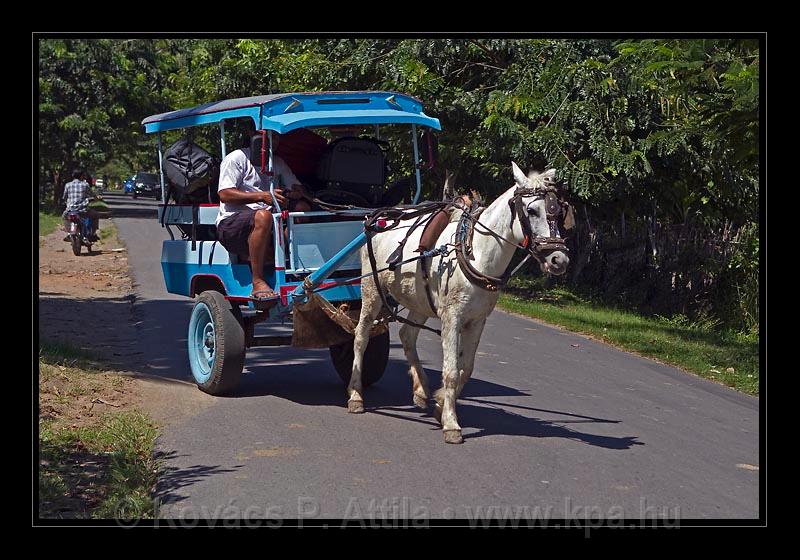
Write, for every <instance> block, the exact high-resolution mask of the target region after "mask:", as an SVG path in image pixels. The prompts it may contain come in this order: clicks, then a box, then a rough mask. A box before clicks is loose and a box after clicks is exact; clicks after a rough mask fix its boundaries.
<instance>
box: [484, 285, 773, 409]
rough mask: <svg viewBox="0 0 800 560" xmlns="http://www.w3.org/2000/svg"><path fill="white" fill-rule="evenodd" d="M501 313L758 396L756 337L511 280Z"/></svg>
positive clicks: (500, 304) (561, 290) (563, 290)
mask: <svg viewBox="0 0 800 560" xmlns="http://www.w3.org/2000/svg"><path fill="white" fill-rule="evenodd" d="M509 287H510V293H508V294H503V295H502V296H501V297H500V301H499V302H498V305H499V307H500V308H502V309H505V310H507V311H511V312H513V313H518V314H520V315H525V316H528V317H533V318H536V319H540V320H542V321H545V322H547V323H552V324H555V325H560V326H562V327H565V328H566V329H568V330H571V331H575V332H580V333H584V334H588V335H591V336H593V337H595V338H598V339H600V340H602V341H604V342H607V343H609V344H612V345H614V346H617V347H619V348H622V349H624V350H628V351H633V352H636V353H637V354H640V355H642V356H646V357H649V358H654V359H656V360H659V361H661V362H665V363H668V364H672V365H675V366H678V367H680V368H682V369H685V370H687V371H690V372H692V373H695V374H697V375H700V376H701V377H705V378H707V379H712V380H714V381H717V382H720V383H723V384H725V385H727V386H729V387H733V388H735V389H737V390H739V391H742V392H744V393H748V394H751V395H757V394H758V379H759V361H758V357H759V348H758V338H757V337H754V336H744V335H742V334H738V333H731V332H719V331H717V330H715V329H714V328H713V326H711V325H708V324H704V323H702V322H691V321H688V320H687V319H685V318H684V317H680V316H679V317H672V318H665V317H644V316H641V315H638V314H636V313H632V312H630V311H625V310H621V309H615V308H612V307H609V306H607V305H603V304H600V303H598V302H593V301H590V300H587V299H585V298H582V297H580V296H577V295H575V294H574V293H572V292H570V291H569V290H566V289H564V288H553V289H550V290H548V291H547V292H546V293H544V292H540V293H538V294H537V293H535V292H534V293H531V285H530V283H526V281H525V279H515V281H513V282H512V283H511V284H510V286H509Z"/></svg>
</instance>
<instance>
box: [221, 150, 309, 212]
mask: <svg viewBox="0 0 800 560" xmlns="http://www.w3.org/2000/svg"><path fill="white" fill-rule="evenodd" d="M272 170H273V172H274V173H275V188H281V189H283V190H284V192H288V191H291V190H292V185H294V184H297V183H300V181H298V180H297V177H295V175H294V173H292V170H291V169H289V166H288V165H286V162H285V161H283V159H281V157H280V156H276V155H273V156H272ZM223 189H239V190H240V191H243V192H260V191H263V192H269V177H268V176H267V175H266V174H265V175H262V174H261V173H260V170H259V168H257V167H255V166H254V165H253V164H252V163H250V148H241V149H239V150H234V151H232V152H231V153H229V154H228V155H227V156H225V158H224V159H223V160H222V163H221V164H220V167H219V187H218V188H217V191H221V190H223ZM245 207H247V208H252V209H253V210H260V209H262V208H269V205H268V204H266V203H264V202H251V203H250V204H230V203H228V204H226V203H224V202H222V201H220V203H219V213H218V214H217V225H219V223H220V222H221V221H222V220H224V219H225V218H227V217H228V216H231V215H233V214H235V213H236V212H241V211H242V210H244V209H245Z"/></svg>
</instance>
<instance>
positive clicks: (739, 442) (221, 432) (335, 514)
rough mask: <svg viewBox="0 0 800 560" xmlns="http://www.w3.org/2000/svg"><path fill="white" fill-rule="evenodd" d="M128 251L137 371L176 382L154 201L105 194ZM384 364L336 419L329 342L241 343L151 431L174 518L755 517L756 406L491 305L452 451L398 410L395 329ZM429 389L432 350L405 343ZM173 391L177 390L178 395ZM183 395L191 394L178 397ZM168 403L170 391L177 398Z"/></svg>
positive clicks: (178, 313)
mask: <svg viewBox="0 0 800 560" xmlns="http://www.w3.org/2000/svg"><path fill="white" fill-rule="evenodd" d="M108 201H109V203H110V204H112V206H113V208H114V210H115V215H116V217H115V219H114V221H115V223H116V224H117V226H118V228H119V232H120V237H121V239H122V240H123V241H124V242H125V244H126V245H127V247H128V252H129V262H130V266H131V268H132V272H133V275H134V281H135V283H136V289H137V296H138V299H137V304H136V306H135V308H136V313H137V317H138V320H139V321H140V322H139V324H138V328H139V333H140V343H141V348H142V350H143V351H144V360H143V362H142V364H141V367H142V370H143V371H147V372H148V373H151V374H156V375H158V376H160V377H163V378H165V379H173V380H176V381H184V382H185V381H190V374H189V370H188V365H187V358H186V350H185V344H186V334H185V333H186V325H187V322H188V318H189V314H190V311H191V302H190V301H189V300H187V299H186V298H181V297H177V296H172V295H170V294H167V293H165V291H164V283H163V279H162V277H161V270H160V265H159V260H160V245H161V240H163V239H166V238H167V234H166V231H165V230H164V229H162V228H161V227H160V226H159V225H158V224H157V222H156V221H155V205H154V202H152V201H143V200H137V201H133V200H130V199H123V198H122V197H115V196H109V197H108ZM392 341H393V343H392V349H391V356H390V363H389V367H388V370H387V372H386V374H385V376H384V378H383V379H382V381H381V382H380V383H379V384H378V385H376V386H375V387H373V388H371V389H368V390H367V393H366V395H365V398H366V402H365V404H366V407H367V413H366V414H363V415H351V414H348V413H347V412H346V406H345V401H346V395H345V391H344V387H343V386H342V384H341V382H340V381H339V379H338V377H337V376H336V374H335V372H334V370H333V368H332V366H331V365H330V363H329V360H328V354H327V351H324V350H320V351H316V350H315V351H297V350H294V349H292V348H263V349H252V350H250V351H248V357H247V358H248V359H247V364H246V369H245V373H246V375H245V376H244V377H243V378H242V383H241V385H240V388H239V390H238V392H237V394H236V395H235V396H234V397H230V398H213V399H212V398H209V399H208V402H205V401H204V404H203V405H202V406H196V407H193V405H187V404H186V403H181V402H174V407H175V408H176V409H186V408H188V409H189V412H188V413H187V412H184V413H182V414H180V415H178V416H177V417H176V419H175V420H174V421H173V422H171V423H170V424H169V425H168V426H167V427H166V429H165V433H164V435H163V436H162V437H161V439H160V440H159V447H160V448H161V451H162V452H163V453H164V454H165V456H167V457H168V459H167V464H168V466H169V469H170V472H169V474H168V475H167V476H166V477H165V479H164V480H163V482H162V484H161V487H160V495H161V497H162V499H163V501H164V505H163V513H164V514H166V515H169V516H173V517H182V518H193V517H211V518H221V517H225V516H230V515H237V516H245V517H249V518H254V517H265V516H267V517H292V518H298V517H300V518H314V517H320V518H341V517H377V518H390V519H391V518H398V517H400V518H417V519H422V518H425V517H431V518H471V519H481V518H485V517H487V516H494V517H498V516H499V517H506V518H509V519H513V518H519V519H522V520H524V519H527V518H537V517H544V516H550V517H559V518H560V517H565V516H566V517H569V518H581V519H583V518H587V517H588V518H597V517H599V516H606V517H619V516H621V515H625V516H626V517H630V518H637V519H638V518H642V517H644V518H646V519H652V518H653V517H656V516H659V517H668V518H673V519H674V518H679V519H693V518H755V517H757V516H758V513H759V492H758V489H759V486H758V485H759V472H758V467H759V445H758V443H759V439H758V438H759V436H758V433H759V426H758V423H759V419H758V418H759V415H758V408H759V402H758V399H755V398H752V397H749V396H746V395H742V394H740V393H737V392H735V391H733V390H730V389H727V388H725V387H722V386H719V385H716V384H714V383H710V382H707V381H704V380H702V379H699V378H697V377H694V376H692V375H690V374H686V373H684V372H681V371H679V370H676V369H674V368H670V367H666V366H663V365H660V364H657V363H655V362H652V361H649V360H646V359H642V358H639V357H637V356H633V355H630V354H626V353H624V352H620V351H618V350H615V349H613V348H610V347H608V346H606V345H603V344H600V343H597V342H594V341H592V340H588V339H586V338H584V337H581V336H578V335H574V334H571V333H567V332H564V331H561V330H558V329H554V328H550V327H547V326H544V325H542V324H539V323H536V322H533V321H529V320H527V319H523V318H519V317H516V316H512V315H508V314H505V313H502V312H499V311H495V312H494V313H493V314H492V315H491V316H490V317H489V319H488V322H487V326H486V329H485V331H484V336H483V340H482V341H481V344H480V348H479V352H478V358H477V363H476V369H475V373H474V375H473V379H472V380H471V381H470V382H469V384H468V385H467V387H466V389H465V391H464V397H463V399H461V400H460V401H459V409H458V410H459V421H460V423H461V425H462V427H463V429H464V430H463V431H464V437H465V443H464V444H463V445H460V446H452V445H446V444H445V443H444V442H443V438H442V435H441V432H440V431H439V430H438V427H437V425H436V423H435V421H434V420H433V418H432V417H431V416H430V415H428V414H426V413H424V412H421V411H418V410H416V409H414V408H413V406H412V403H411V388H410V379H409V377H408V375H407V374H406V365H405V361H404V358H403V353H402V349H401V348H400V345H399V342H398V339H397V336H396V329H395V330H393V333H392ZM419 346H420V355H421V357H422V359H423V363H424V365H425V366H426V368H427V370H428V372H429V376H430V378H431V382H432V385H433V386H434V387H436V386H438V383H439V380H440V368H441V348H440V346H439V344H438V339H437V338H436V337H435V336H434V335H430V334H427V333H422V334H421V335H420V343H419ZM190 390H191V391H195V389H193V388H191V389H188V388H187V389H186V392H184V393H182V394H190V393H188V391H190ZM191 394H194V393H191ZM177 400H180V399H177Z"/></svg>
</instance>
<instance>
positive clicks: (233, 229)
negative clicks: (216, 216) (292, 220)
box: [217, 200, 297, 257]
mask: <svg viewBox="0 0 800 560" xmlns="http://www.w3.org/2000/svg"><path fill="white" fill-rule="evenodd" d="M288 202H289V204H288V208H287V210H289V211H290V212H293V211H294V209H295V206H296V204H297V201H296V200H289V201H288ZM256 212H257V211H256V210H253V209H252V208H246V209H244V210H241V211H239V212H236V213H235V214H233V215H232V216H228V217H227V218H225V219H224V220H222V221H221V222H220V223H219V224H217V240H218V241H219V242H220V243H221V244H222V246H223V247H225V249H226V250H227V251H228V252H229V253H233V254H235V255H241V256H243V257H249V256H250V246H249V245H248V241H249V239H250V233H252V231H253V228H254V227H255V221H256Z"/></svg>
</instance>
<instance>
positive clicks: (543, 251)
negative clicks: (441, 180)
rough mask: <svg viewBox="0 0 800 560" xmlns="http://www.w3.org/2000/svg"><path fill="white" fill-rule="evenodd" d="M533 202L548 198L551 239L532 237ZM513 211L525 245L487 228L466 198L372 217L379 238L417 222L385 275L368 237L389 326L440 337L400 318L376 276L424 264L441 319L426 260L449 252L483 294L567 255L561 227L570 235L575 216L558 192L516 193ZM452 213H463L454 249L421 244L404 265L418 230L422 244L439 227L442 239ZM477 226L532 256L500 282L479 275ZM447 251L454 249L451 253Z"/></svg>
mask: <svg viewBox="0 0 800 560" xmlns="http://www.w3.org/2000/svg"><path fill="white" fill-rule="evenodd" d="M530 197H537V199H538V198H544V201H545V211H546V214H547V223H548V226H549V228H550V235H549V236H547V237H544V236H537V235H534V233H533V231H532V229H531V226H530V221H529V219H528V211H527V207H526V206H525V204H524V203H523V201H522V200H523V198H530ZM509 206H510V207H511V226H512V227H513V225H514V220H515V219H516V220H519V223H520V227H521V228H522V232H523V234H524V241H523V242H522V243H521V244H520V243H514V242H513V241H510V240H508V239H506V238H505V237H503V236H502V235H500V234H498V233H496V232H494V231H492V230H491V229H490V228H488V227H486V226H485V225H483V224H482V223H481V222H480V221H479V217H480V214H481V213H482V212H483V209H484V208H483V207H482V206H480V205H479V204H477V203H475V202H472V201H471V200H469V199H467V198H466V197H458V198H455V199H454V200H452V201H449V202H448V201H442V202H427V203H423V204H421V205H419V206H417V208H415V209H414V210H411V211H408V210H404V209H401V208H379V209H377V210H375V211H373V212H372V214H370V215H369V216H368V217H367V220H366V222H365V224H364V229H365V230H366V231H367V232H370V233H372V234H373V235H374V234H375V233H381V232H384V231H388V230H390V229H393V228H395V227H397V226H398V225H399V224H400V222H401V221H407V220H415V221H414V223H413V224H412V225H411V226H410V227H409V231H408V233H406V235H405V237H404V238H403V239H402V240H401V241H400V242H398V244H399V246H398V247H397V249H395V250H394V251H393V252H392V254H391V255H389V258H388V259H387V261H386V263H387V265H388V266H387V267H386V268H384V269H381V270H379V269H378V266H377V262H376V259H375V252H374V248H373V246H372V235H370V236H369V237H368V239H367V254H368V256H369V260H370V266H371V267H372V276H373V279H374V281H375V288H376V289H377V290H378V294H379V295H380V298H381V301H382V302H383V305H384V306H385V307H386V309H388V310H390V312H391V317H390V320H396V321H398V322H401V323H404V324H408V325H411V326H413V327H417V328H422V329H426V330H429V331H431V332H434V333H436V334H439V335H441V331H439V330H438V329H432V328H430V327H427V326H425V325H421V324H418V323H415V322H414V321H410V320H408V319H406V318H404V317H401V316H400V315H398V312H397V306H396V305H391V304H390V302H389V300H388V297H387V295H386V293H385V291H384V289H383V288H382V287H381V285H380V281H379V278H378V272H381V271H382V270H392V271H393V270H396V269H397V268H398V267H399V266H401V265H403V264H407V263H410V262H413V261H416V260H422V263H421V269H422V277H423V283H424V286H425V295H426V297H427V300H428V305H429V306H430V307H431V310H432V311H433V312H434V313H436V314H437V315H438V310H437V308H436V305H435V303H434V301H433V295H432V293H431V289H430V281H429V280H430V269H429V263H428V258H432V257H435V256H447V255H449V254H450V252H451V251H455V252H456V258H457V261H458V264H459V267H460V268H461V272H462V273H463V274H464V276H465V277H466V278H467V280H469V281H470V282H471V283H472V284H474V285H476V286H478V287H479V288H482V289H484V290H487V291H490V292H496V291H497V290H499V289H500V288H502V287H503V286H505V285H506V283H507V282H508V280H509V278H511V276H512V275H513V274H514V273H516V272H517V270H519V269H520V268H521V266H522V265H523V264H524V263H525V262H526V261H527V260H528V259H529V258H531V257H533V258H534V259H536V260H537V261H538V262H539V263H540V264H541V263H543V262H544V259H545V258H546V257H547V255H548V254H549V253H551V252H553V251H563V252H567V251H568V249H567V246H566V243H565V240H564V239H562V238H561V237H560V229H559V222H560V223H561V227H562V228H563V229H564V230H569V229H572V227H573V226H574V223H575V220H574V215H573V211H572V207H571V206H570V205H569V203H568V202H566V201H565V200H563V198H559V196H558V191H557V189H556V187H555V186H554V185H552V184H545V185H544V186H533V187H530V186H527V187H517V188H516V190H515V191H514V195H513V196H512V197H511V199H510V200H509ZM452 208H456V209H460V210H461V211H462V213H461V217H460V219H459V221H458V226H457V228H456V239H455V244H452V245H451V244H444V245H442V246H440V247H438V248H433V249H431V248H429V247H424V246H423V245H422V244H420V246H419V247H418V248H417V250H416V252H418V253H419V255H418V256H416V257H412V258H410V259H407V260H405V261H403V260H402V258H403V249H404V247H405V244H406V242H407V241H408V239H409V237H410V236H411V234H412V233H413V232H414V231H415V230H416V229H417V228H418V227H420V226H423V225H424V229H423V234H422V238H423V239H424V238H425V237H426V233H427V232H428V229H429V228H431V227H432V226H435V225H436V224H437V223H438V227H439V228H441V229H440V230H439V233H441V231H442V230H443V229H444V227H446V225H447V223H449V221H450V220H449V216H447V212H448V210H450V209H452ZM445 217H446V219H445ZM476 224H477V225H479V226H481V228H483V230H484V231H485V232H486V233H488V234H489V235H492V236H493V237H495V238H496V239H498V240H499V241H502V242H505V243H509V244H511V245H514V246H515V247H516V248H519V249H524V250H525V251H527V252H528V255H527V256H526V257H525V259H524V260H523V261H522V262H521V263H520V264H519V265H517V266H516V267H515V268H514V269H513V270H512V269H511V268H510V267H509V269H507V270H506V272H505V273H504V274H503V275H502V276H500V277H495V276H491V275H488V274H484V273H482V272H480V271H479V270H477V269H476V268H475V267H474V266H472V264H471V263H470V260H472V259H474V257H473V254H472V238H473V235H474V230H475V225H476ZM432 237H433V239H434V240H435V239H437V238H438V234H436V233H435V231H434V232H433V234H432ZM431 244H432V243H431ZM448 247H452V249H450V248H448Z"/></svg>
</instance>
